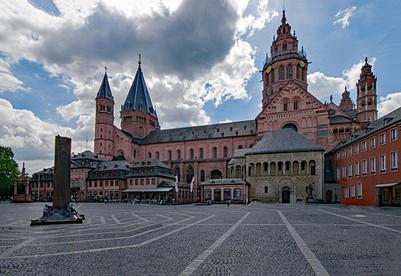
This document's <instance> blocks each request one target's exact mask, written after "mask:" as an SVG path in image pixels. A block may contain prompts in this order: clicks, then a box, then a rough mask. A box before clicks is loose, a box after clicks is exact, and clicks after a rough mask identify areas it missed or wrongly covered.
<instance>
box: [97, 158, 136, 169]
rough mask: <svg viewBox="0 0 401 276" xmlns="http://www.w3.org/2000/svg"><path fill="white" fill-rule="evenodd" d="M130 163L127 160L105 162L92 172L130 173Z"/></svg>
mask: <svg viewBox="0 0 401 276" xmlns="http://www.w3.org/2000/svg"><path fill="white" fill-rule="evenodd" d="M129 165H130V164H129V163H128V162H127V161H125V160H116V161H104V162H102V163H100V164H99V165H98V166H97V167H96V168H95V169H94V170H92V172H96V171H114V170H119V171H129Z"/></svg>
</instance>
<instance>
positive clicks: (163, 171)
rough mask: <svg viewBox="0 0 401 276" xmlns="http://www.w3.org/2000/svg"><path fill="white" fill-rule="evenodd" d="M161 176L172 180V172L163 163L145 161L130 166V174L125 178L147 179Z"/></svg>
mask: <svg viewBox="0 0 401 276" xmlns="http://www.w3.org/2000/svg"><path fill="white" fill-rule="evenodd" d="M148 176H163V177H167V178H171V179H174V174H173V170H172V169H171V168H170V167H169V166H168V165H167V164H165V163H164V162H162V161H160V160H158V159H147V160H145V161H142V162H137V163H134V164H133V165H131V170H130V172H129V173H128V174H127V175H126V177H148Z"/></svg>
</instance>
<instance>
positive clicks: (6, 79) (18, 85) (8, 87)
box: [0, 55, 25, 93]
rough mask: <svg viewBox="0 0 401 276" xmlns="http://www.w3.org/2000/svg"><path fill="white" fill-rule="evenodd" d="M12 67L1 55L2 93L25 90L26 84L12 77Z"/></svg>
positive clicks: (0, 80)
mask: <svg viewBox="0 0 401 276" xmlns="http://www.w3.org/2000/svg"><path fill="white" fill-rule="evenodd" d="M10 67H11V65H10V63H9V62H7V61H6V60H5V59H4V58H1V55H0V93H2V92H4V91H10V92H15V91H20V90H25V88H24V87H23V85H24V83H23V82H22V81H20V80H19V79H17V78H16V77H15V76H13V75H12V73H11V70H10Z"/></svg>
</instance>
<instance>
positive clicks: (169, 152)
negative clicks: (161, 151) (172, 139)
mask: <svg viewBox="0 0 401 276" xmlns="http://www.w3.org/2000/svg"><path fill="white" fill-rule="evenodd" d="M171 158H173V157H172V153H171V150H169V151H168V160H171Z"/></svg>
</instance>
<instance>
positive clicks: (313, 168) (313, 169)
mask: <svg viewBox="0 0 401 276" xmlns="http://www.w3.org/2000/svg"><path fill="white" fill-rule="evenodd" d="M309 168H310V174H311V175H316V162H315V161H313V160H312V161H309Z"/></svg>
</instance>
